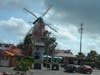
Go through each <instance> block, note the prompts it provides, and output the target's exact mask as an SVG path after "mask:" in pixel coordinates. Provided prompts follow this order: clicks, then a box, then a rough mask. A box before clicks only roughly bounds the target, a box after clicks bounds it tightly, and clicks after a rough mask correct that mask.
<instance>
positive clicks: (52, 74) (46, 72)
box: [0, 67, 100, 75]
mask: <svg viewBox="0 0 100 75" xmlns="http://www.w3.org/2000/svg"><path fill="white" fill-rule="evenodd" d="M12 69H13V68H8V67H0V72H10V73H13V74H14V73H15V72H14V71H13V70H12ZM32 71H33V75H100V70H94V71H93V73H92V74H81V73H67V72H64V70H63V69H62V68H60V70H58V71H56V70H50V69H47V68H42V69H41V70H32ZM27 75H29V74H27Z"/></svg>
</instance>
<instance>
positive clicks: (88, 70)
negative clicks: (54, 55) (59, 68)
mask: <svg viewBox="0 0 100 75" xmlns="http://www.w3.org/2000/svg"><path fill="white" fill-rule="evenodd" d="M78 72H80V73H90V74H91V73H92V67H91V66H89V65H82V66H80V67H79V69H78Z"/></svg>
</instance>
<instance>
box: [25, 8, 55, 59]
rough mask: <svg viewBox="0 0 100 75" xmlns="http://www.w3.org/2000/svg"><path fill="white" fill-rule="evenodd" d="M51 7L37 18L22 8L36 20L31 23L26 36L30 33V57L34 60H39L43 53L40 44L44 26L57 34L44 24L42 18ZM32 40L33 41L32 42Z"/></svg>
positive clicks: (42, 45) (42, 44) (41, 43)
mask: <svg viewBox="0 0 100 75" xmlns="http://www.w3.org/2000/svg"><path fill="white" fill-rule="evenodd" d="M50 8H51V7H49V8H48V9H47V10H46V11H45V12H44V14H43V15H42V16H40V17H37V16H36V15H35V14H34V13H32V12H31V11H30V10H28V9H26V8H24V10H25V11H27V12H28V13H30V14H31V15H32V16H34V17H35V18H36V20H35V21H34V22H33V24H34V26H33V27H32V28H31V29H30V30H29V32H28V33H27V35H29V34H30V33H31V34H32V35H31V42H32V44H33V45H34V47H33V50H32V56H33V57H34V58H35V59H41V56H42V55H43V53H44V43H43V42H42V40H41V38H42V37H43V33H44V31H45V26H48V27H49V28H50V29H52V30H53V31H55V32H57V31H56V30H55V29H54V28H52V27H51V26H50V25H48V24H45V22H44V20H43V17H44V16H45V15H46V13H47V12H48V11H49V9H50ZM33 40H34V41H33Z"/></svg>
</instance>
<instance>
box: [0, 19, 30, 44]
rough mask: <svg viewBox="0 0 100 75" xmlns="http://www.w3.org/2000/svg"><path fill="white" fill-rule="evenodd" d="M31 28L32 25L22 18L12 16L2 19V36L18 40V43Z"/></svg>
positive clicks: (0, 26) (0, 29)
mask: <svg viewBox="0 0 100 75" xmlns="http://www.w3.org/2000/svg"><path fill="white" fill-rule="evenodd" d="M30 28H31V25H29V24H28V23H26V22H25V21H24V20H23V19H21V18H15V17H11V18H9V19H8V20H1V21H0V31H1V32H2V33H1V37H0V38H1V39H2V40H4V39H5V40H6V39H7V40H12V41H13V42H14V41H15V40H16V41H15V43H16V42H17V43H18V42H19V41H20V40H23V38H24V37H25V35H26V33H27V32H28V31H29V29H30ZM5 40H4V41H5ZM7 40H6V41H7Z"/></svg>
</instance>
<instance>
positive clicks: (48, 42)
mask: <svg viewBox="0 0 100 75" xmlns="http://www.w3.org/2000/svg"><path fill="white" fill-rule="evenodd" d="M50 35H51V32H49V31H45V32H44V34H43V37H42V38H41V40H42V41H43V42H44V44H45V52H46V54H48V55H53V52H54V50H55V48H56V46H57V42H56V39H55V37H51V36H50Z"/></svg>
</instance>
